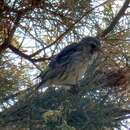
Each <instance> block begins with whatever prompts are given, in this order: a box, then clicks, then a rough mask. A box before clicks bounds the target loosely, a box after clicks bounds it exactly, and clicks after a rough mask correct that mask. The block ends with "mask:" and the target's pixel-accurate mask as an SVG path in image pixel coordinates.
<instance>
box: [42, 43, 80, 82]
mask: <svg viewBox="0 0 130 130" xmlns="http://www.w3.org/2000/svg"><path fill="white" fill-rule="evenodd" d="M77 47H78V44H77V43H73V44H71V45H69V46H67V47H65V48H64V49H63V50H62V51H61V52H60V53H59V54H58V55H57V56H56V57H54V58H53V59H52V61H51V62H50V63H49V65H48V67H47V69H46V70H45V71H44V72H43V73H42V74H41V78H42V81H43V82H46V80H48V79H52V78H53V77H55V76H56V75H58V74H62V72H63V73H64V71H65V70H66V64H68V63H69V62H70V60H71V59H72V55H73V54H74V53H75V52H76V51H77Z"/></svg>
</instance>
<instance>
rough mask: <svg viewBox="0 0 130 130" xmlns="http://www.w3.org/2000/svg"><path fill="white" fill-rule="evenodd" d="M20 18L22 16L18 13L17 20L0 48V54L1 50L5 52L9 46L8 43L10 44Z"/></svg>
mask: <svg viewBox="0 0 130 130" xmlns="http://www.w3.org/2000/svg"><path fill="white" fill-rule="evenodd" d="M21 16H22V14H21V13H18V14H17V18H16V21H15V22H14V26H13V27H12V29H11V31H10V33H9V35H8V37H7V38H5V40H4V42H3V44H2V45H1V46H0V53H1V52H2V51H3V50H5V49H6V48H8V46H9V44H10V42H11V40H12V38H13V36H14V33H15V30H16V28H17V26H18V24H19V21H20V19H21Z"/></svg>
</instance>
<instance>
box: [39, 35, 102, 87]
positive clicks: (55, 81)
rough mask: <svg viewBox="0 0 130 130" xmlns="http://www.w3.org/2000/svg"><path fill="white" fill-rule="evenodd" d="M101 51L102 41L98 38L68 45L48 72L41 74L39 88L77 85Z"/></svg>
mask: <svg viewBox="0 0 130 130" xmlns="http://www.w3.org/2000/svg"><path fill="white" fill-rule="evenodd" d="M99 50H100V41H99V39H97V38H96V37H85V38H83V39H81V41H79V42H78V43H72V44H71V45H68V46H67V47H65V48H64V49H63V50H62V51H61V52H60V53H59V54H57V55H56V56H55V57H54V58H53V59H52V61H51V62H50V63H49V65H48V66H47V68H46V70H45V71H43V72H42V73H41V74H40V77H41V82H40V84H39V87H41V86H53V85H62V86H73V85H75V84H76V83H77V81H79V80H80V79H81V78H82V76H83V74H84V73H85V71H86V69H87V68H88V65H90V64H91V63H92V61H93V58H94V57H95V56H97V54H98V52H99ZM39 87H38V88H39Z"/></svg>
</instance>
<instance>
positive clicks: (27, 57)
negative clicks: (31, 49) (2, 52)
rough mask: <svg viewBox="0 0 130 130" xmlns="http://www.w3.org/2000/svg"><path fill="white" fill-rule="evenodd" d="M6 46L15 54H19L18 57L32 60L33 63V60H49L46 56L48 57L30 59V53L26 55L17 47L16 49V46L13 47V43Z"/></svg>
mask: <svg viewBox="0 0 130 130" xmlns="http://www.w3.org/2000/svg"><path fill="white" fill-rule="evenodd" d="M8 47H9V49H11V50H12V51H13V52H14V53H15V54H17V55H19V56H20V57H23V58H24V59H26V60H28V61H30V62H32V63H33V64H34V62H38V61H39V62H40V61H42V62H43V61H45V60H50V58H49V57H48V58H44V57H43V58H39V59H32V58H31V56H30V55H27V54H25V53H23V52H21V51H20V50H19V49H17V48H16V47H14V46H13V45H9V46H8Z"/></svg>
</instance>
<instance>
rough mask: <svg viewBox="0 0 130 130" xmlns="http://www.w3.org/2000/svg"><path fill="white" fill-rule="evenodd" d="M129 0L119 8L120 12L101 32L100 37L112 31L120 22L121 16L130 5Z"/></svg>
mask: <svg viewBox="0 0 130 130" xmlns="http://www.w3.org/2000/svg"><path fill="white" fill-rule="evenodd" d="M129 3H130V1H129V0H125V2H124V5H123V6H122V8H121V9H120V10H119V12H118V14H117V15H116V16H115V18H114V19H113V21H112V22H111V23H110V25H109V26H108V27H107V28H106V29H105V30H104V31H103V32H102V33H101V34H99V35H98V37H105V36H106V35H107V34H108V33H110V32H111V31H112V30H113V28H114V27H115V26H116V24H117V23H118V22H119V20H120V19H121V17H122V16H123V15H124V14H125V11H126V9H127V8H128V7H129Z"/></svg>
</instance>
